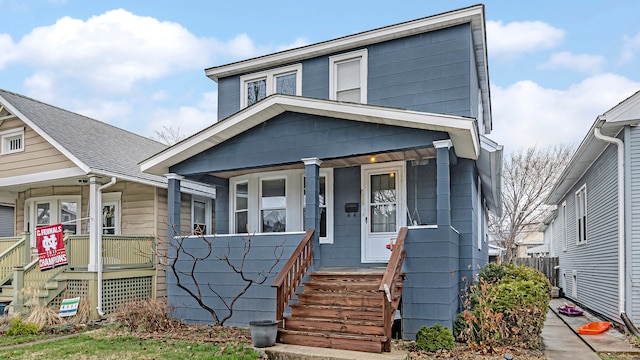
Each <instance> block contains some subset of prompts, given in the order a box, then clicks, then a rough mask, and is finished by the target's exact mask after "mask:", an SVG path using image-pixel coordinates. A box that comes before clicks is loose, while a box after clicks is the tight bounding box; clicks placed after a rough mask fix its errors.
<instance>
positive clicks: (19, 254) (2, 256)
mask: <svg viewBox="0 0 640 360" xmlns="http://www.w3.org/2000/svg"><path fill="white" fill-rule="evenodd" d="M5 239H6V238H5ZM11 239H12V240H13V244H12V245H11V246H9V247H7V248H6V250H4V251H2V253H0V281H1V282H4V281H5V280H6V279H7V278H8V277H9V276H11V275H13V267H14V266H16V265H22V264H23V262H24V252H25V242H26V241H29V239H28V237H24V236H23V237H15V238H11ZM4 245H6V244H4Z"/></svg>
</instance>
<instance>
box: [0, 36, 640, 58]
mask: <svg viewBox="0 0 640 360" xmlns="http://www.w3.org/2000/svg"><path fill="white" fill-rule="evenodd" d="M623 43H624V48H623V49H622V53H621V55H620V64H622V65H624V64H628V63H630V62H631V61H633V59H634V58H635V57H636V53H638V52H640V33H638V34H636V36H625V37H624V38H623ZM0 64H1V63H0Z"/></svg>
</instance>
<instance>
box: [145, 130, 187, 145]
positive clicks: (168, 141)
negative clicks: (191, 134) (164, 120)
mask: <svg viewBox="0 0 640 360" xmlns="http://www.w3.org/2000/svg"><path fill="white" fill-rule="evenodd" d="M155 133H156V135H155V136H152V137H151V138H152V139H153V140H157V141H160V142H161V143H163V144H165V145H169V146H171V145H173V144H176V143H179V142H180V141H182V140H184V139H185V138H186V137H187V136H186V135H184V134H182V133H181V132H180V127H179V126H178V128H176V129H174V128H173V126H166V125H163V126H162V130H155Z"/></svg>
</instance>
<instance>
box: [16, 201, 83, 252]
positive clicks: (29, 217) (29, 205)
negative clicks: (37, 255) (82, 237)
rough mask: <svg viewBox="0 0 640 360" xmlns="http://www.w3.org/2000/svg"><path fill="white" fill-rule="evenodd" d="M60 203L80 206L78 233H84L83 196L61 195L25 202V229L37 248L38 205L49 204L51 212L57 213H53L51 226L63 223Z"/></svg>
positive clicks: (78, 209) (32, 243) (77, 219)
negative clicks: (82, 225)
mask: <svg viewBox="0 0 640 360" xmlns="http://www.w3.org/2000/svg"><path fill="white" fill-rule="evenodd" d="M60 202H75V203H76V204H78V208H77V214H76V232H77V233H78V234H81V233H82V227H81V224H82V196H80V195H60V196H42V197H34V198H29V199H27V200H25V204H24V209H25V210H24V211H25V216H24V228H25V229H28V230H29V231H30V232H31V245H32V246H35V244H36V238H35V234H36V231H35V230H36V217H37V216H38V215H37V214H36V211H37V209H36V204H42V203H49V204H53V206H51V205H50V207H49V211H50V212H53V211H54V210H55V211H56V212H55V213H51V214H52V215H51V219H50V221H49V223H50V224H57V223H59V222H61V219H60V214H59V212H60Z"/></svg>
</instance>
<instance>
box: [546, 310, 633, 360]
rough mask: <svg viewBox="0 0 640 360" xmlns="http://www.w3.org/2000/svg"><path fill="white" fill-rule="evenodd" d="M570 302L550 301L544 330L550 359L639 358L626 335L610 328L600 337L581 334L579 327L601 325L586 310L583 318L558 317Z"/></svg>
mask: <svg viewBox="0 0 640 360" xmlns="http://www.w3.org/2000/svg"><path fill="white" fill-rule="evenodd" d="M565 303H568V304H570V303H571V302H570V301H569V300H567V299H551V302H550V303H549V307H550V309H549V312H548V313H547V320H546V321H545V323H544V327H543V328H542V339H543V342H544V345H545V357H546V358H547V359H552V360H554V359H559V360H562V359H572V360H574V359H600V357H599V356H598V355H597V354H598V353H612V354H614V353H619V354H622V353H624V354H637V355H640V349H639V348H637V347H635V346H633V345H631V344H630V343H629V342H628V341H627V339H626V336H625V334H624V333H623V332H621V331H619V330H617V329H615V328H610V329H609V330H607V331H605V332H604V333H602V334H598V335H581V334H578V330H577V329H578V327H580V326H582V325H586V324H588V323H590V322H593V321H602V320H600V319H599V318H597V317H596V316H594V315H592V314H590V313H589V312H588V311H585V310H584V309H580V308H579V307H576V308H577V309H579V310H582V311H583V312H584V315H582V316H568V315H563V314H560V313H558V310H557V309H558V308H559V307H560V306H562V305H564V304H565Z"/></svg>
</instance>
